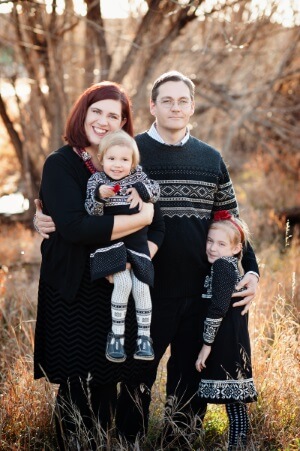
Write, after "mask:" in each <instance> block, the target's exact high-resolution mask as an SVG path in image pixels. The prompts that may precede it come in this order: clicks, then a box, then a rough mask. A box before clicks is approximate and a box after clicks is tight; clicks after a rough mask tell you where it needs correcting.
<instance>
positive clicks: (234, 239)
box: [210, 211, 250, 260]
mask: <svg viewBox="0 0 300 451" xmlns="http://www.w3.org/2000/svg"><path fill="white" fill-rule="evenodd" d="M218 213H221V215H219V217H218V219H217V218H216V215H217V214H218ZM222 213H223V211H221V212H217V214H216V215H215V218H214V219H213V222H212V223H211V225H210V229H217V228H218V227H221V228H223V229H226V230H227V231H228V232H229V231H230V232H231V233H230V235H229V237H230V242H231V244H233V245H237V244H239V243H242V245H243V248H244V247H245V246H247V244H248V243H250V231H249V228H248V226H247V224H246V223H245V221H243V220H242V219H240V218H236V217H234V216H232V215H231V214H230V213H229V212H226V213H225V212H224V215H223V216H224V218H222ZM226 216H227V217H226ZM243 248H242V250H241V252H239V253H238V254H237V255H236V257H237V258H238V259H239V260H241V259H242V256H243Z"/></svg>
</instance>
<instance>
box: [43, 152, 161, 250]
mask: <svg viewBox="0 0 300 451" xmlns="http://www.w3.org/2000/svg"><path fill="white" fill-rule="evenodd" d="M72 163H73V162H72ZM86 183H87V181H86V179H85V177H82V172H81V171H78V167H77V166H76V165H75V164H74V165H72V164H70V161H69V159H68V158H67V157H66V156H65V155H62V154H52V155H51V156H50V157H48V158H47V160H46V162H45V165H44V169H43V177H42V184H41V196H42V203H43V207H44V209H45V211H46V213H48V214H49V215H50V216H51V217H52V219H53V221H54V222H55V227H56V230H57V231H58V232H59V233H60V235H61V236H62V237H63V238H64V239H65V240H66V241H70V242H74V243H77V242H78V243H81V244H95V243H99V244H101V243H102V242H103V243H107V242H108V241H110V240H111V239H117V238H121V237H123V236H126V235H129V234H131V233H133V232H136V231H137V230H140V229H141V228H143V227H144V226H146V225H149V224H150V223H151V221H152V218H153V206H152V205H145V208H142V209H141V211H140V212H139V213H137V214H135V215H131V216H127V215H120V216H119V217H118V218H117V217H116V218H114V217H113V216H109V215H107V216H101V217H98V216H90V215H88V213H87V212H86V210H85V207H84V201H85V194H86Z"/></svg>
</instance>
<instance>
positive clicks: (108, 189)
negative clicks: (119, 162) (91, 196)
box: [99, 185, 116, 199]
mask: <svg viewBox="0 0 300 451" xmlns="http://www.w3.org/2000/svg"><path fill="white" fill-rule="evenodd" d="M115 195H116V192H115V191H114V188H113V187H112V186H109V185H101V186H100V188H99V197H100V199H105V198H107V197H112V196H115Z"/></svg>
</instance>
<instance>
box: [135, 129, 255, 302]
mask: <svg viewBox="0 0 300 451" xmlns="http://www.w3.org/2000/svg"><path fill="white" fill-rule="evenodd" d="M136 142H137V144H138V147H139V150H140V153H141V164H142V165H143V168H144V171H145V172H146V173H147V175H148V176H149V177H150V178H152V179H154V180H157V181H158V182H159V184H160V190H161V194H160V200H159V203H160V207H161V211H162V214H163V217H164V220H165V225H166V232H165V237H164V242H163V244H162V246H161V248H160V250H159V252H158V253H157V255H156V256H155V257H154V259H153V263H154V268H155V285H154V290H153V295H154V296H157V297H184V296H194V295H197V294H201V293H202V292H203V286H204V279H205V276H206V275H207V274H208V272H209V268H210V265H209V264H208V262H207V258H206V250H205V248H206V237H207V231H208V226H209V221H210V219H211V218H212V216H213V212H215V211H218V210H228V211H230V212H231V213H232V214H233V215H237V214H238V205H237V200H236V197H235V192H234V189H233V186H232V182H231V179H230V176H229V173H228V170H227V168H226V165H225V163H224V161H223V159H222V157H221V155H220V153H219V152H218V151H217V150H215V149H214V148H213V147H211V146H209V145H208V144H206V143H204V142H202V141H200V140H198V139H196V138H194V137H192V136H191V137H190V138H189V140H188V141H187V142H186V143H185V144H184V145H183V146H169V145H165V144H161V143H159V142H158V141H156V140H154V139H153V138H151V137H150V136H149V135H148V133H146V132H145V133H142V134H140V135H138V136H136ZM149 239H150V240H151V227H150V231H149ZM242 263H243V266H244V269H245V271H246V272H247V271H255V272H258V266H257V262H256V258H255V255H254V252H253V250H252V248H251V247H249V248H248V249H247V251H246V252H245V253H244V258H243V261H242Z"/></svg>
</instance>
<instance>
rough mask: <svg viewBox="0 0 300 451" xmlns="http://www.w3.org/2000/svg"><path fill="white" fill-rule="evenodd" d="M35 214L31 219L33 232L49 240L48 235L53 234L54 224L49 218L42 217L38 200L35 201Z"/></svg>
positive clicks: (40, 204)
mask: <svg viewBox="0 0 300 451" xmlns="http://www.w3.org/2000/svg"><path fill="white" fill-rule="evenodd" d="M34 203H35V208H36V212H35V215H34V218H33V224H34V228H35V230H36V231H37V232H38V233H39V234H40V235H41V236H42V237H43V238H49V233H51V232H55V224H54V222H53V221H52V218H51V216H47V215H44V213H43V211H42V203H41V201H40V199H35V200H34Z"/></svg>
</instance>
